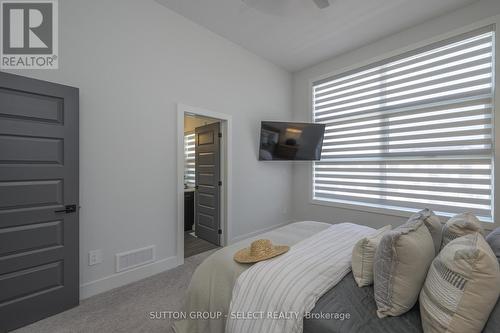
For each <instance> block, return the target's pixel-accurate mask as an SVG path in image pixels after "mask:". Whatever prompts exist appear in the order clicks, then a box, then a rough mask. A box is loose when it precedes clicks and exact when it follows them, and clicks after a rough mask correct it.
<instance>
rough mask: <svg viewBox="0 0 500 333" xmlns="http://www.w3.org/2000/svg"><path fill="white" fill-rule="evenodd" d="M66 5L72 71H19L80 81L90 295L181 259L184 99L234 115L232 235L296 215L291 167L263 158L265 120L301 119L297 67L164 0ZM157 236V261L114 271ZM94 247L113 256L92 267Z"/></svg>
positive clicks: (84, 251) (64, 27)
mask: <svg viewBox="0 0 500 333" xmlns="http://www.w3.org/2000/svg"><path fill="white" fill-rule="evenodd" d="M59 12H60V43H59V45H60V46H59V49H60V64H59V67H60V69H59V70H33V71H14V73H16V74H21V75H27V76H32V77H36V78H39V79H43V80H48V81H53V82H58V83H62V84H67V85H71V86H75V87H78V88H80V198H81V206H82V209H81V211H80V244H81V245H80V268H81V273H80V275H81V283H82V284H84V289H83V290H82V296H84V297H86V296H88V295H91V294H93V293H95V292H97V291H103V290H105V289H108V288H111V287H114V286H117V284H118V283H125V282H130V281H131V280H133V279H138V278H141V277H144V276H145V275H148V274H152V273H155V272H158V271H161V270H163V269H166V268H170V267H172V265H174V264H175V263H176V262H177V261H176V260H175V256H176V229H177V227H176V143H177V141H176V116H177V115H176V103H177V102H181V103H185V104H188V105H193V106H198V107H201V108H204V109H208V110H212V111H215V112H221V113H226V114H230V115H232V119H233V126H234V127H233V130H234V131H233V133H234V137H233V147H234V148H233V149H234V150H233V156H234V161H233V163H234V164H233V198H232V201H233V204H234V206H233V212H234V213H233V214H234V220H233V221H230V223H232V227H231V231H232V233H233V234H232V235H229V236H230V238H234V237H236V236H241V235H244V234H246V233H250V232H252V231H255V230H258V229H262V228H269V227H272V226H276V225H279V224H282V223H284V222H286V221H287V220H288V219H289V216H288V215H289V212H290V207H289V204H290V202H291V197H290V192H291V191H290V185H289V184H290V180H291V166H290V165H288V164H280V163H277V164H274V163H259V162H258V161H257V145H258V133H259V126H260V121H261V120H263V119H269V120H273V119H277V120H288V119H290V118H291V107H290V101H291V95H290V92H291V76H290V74H289V73H287V72H285V71H284V70H282V69H280V68H278V67H276V66H274V65H272V64H270V63H269V62H267V61H265V60H262V59H261V58H259V57H257V56H255V55H253V54H251V53H249V52H247V51H246V50H244V49H243V48H241V47H239V46H237V45H235V44H233V43H231V42H229V41H227V40H225V39H223V38H221V37H218V36H217V35H215V34H213V33H211V32H209V31H208V30H206V29H204V28H201V27H200V26H198V25H196V24H194V23H192V22H191V21H188V20H186V19H185V18H183V17H181V16H179V15H178V14H175V13H174V12H172V11H170V10H168V9H167V8H165V7H163V6H161V5H159V4H158V3H156V2H154V1H153V0H148V1H144V0H143V1H139V0H136V1H134V0H105V1H103V0H100V1H98V0H85V1H81V0H64V1H59ZM151 244H155V245H156V246H157V257H158V259H159V262H158V263H157V264H156V265H152V266H151V267H147V268H143V269H141V270H138V271H135V272H132V273H126V274H125V275H119V276H118V275H113V274H114V273H115V258H114V255H115V253H117V252H122V251H127V250H131V249H136V248H140V247H144V246H148V245H151ZM93 249H102V250H103V253H104V262H103V263H101V264H99V265H96V266H92V267H89V266H88V265H87V255H88V251H89V250H93ZM95 281H97V282H95Z"/></svg>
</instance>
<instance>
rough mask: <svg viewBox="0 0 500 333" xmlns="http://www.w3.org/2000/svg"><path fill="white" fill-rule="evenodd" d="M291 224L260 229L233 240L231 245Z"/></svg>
mask: <svg viewBox="0 0 500 333" xmlns="http://www.w3.org/2000/svg"><path fill="white" fill-rule="evenodd" d="M290 223H291V222H285V223H281V224H278V225H273V226H270V227H266V228H262V229H259V230H256V231H252V232H249V233H247V234H244V235H240V236H236V237H234V238H233V239H231V243H230V244H234V243H236V242H239V241H242V240H245V239H247V238H250V237H254V236H257V235H260V234H263V233H265V232H268V231H270V230H274V229H277V228H281V227H283V226H285V225H287V224H290Z"/></svg>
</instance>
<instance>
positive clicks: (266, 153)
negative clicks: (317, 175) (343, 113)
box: [259, 121, 325, 161]
mask: <svg viewBox="0 0 500 333" xmlns="http://www.w3.org/2000/svg"><path fill="white" fill-rule="evenodd" d="M324 134H325V125H324V124H313V123H290V122H277V121H263V122H262V123H261V129H260V148H259V160H260V161H272V160H281V161H290V160H293V161H312V160H319V159H320V158H321V148H322V146H323V136H324Z"/></svg>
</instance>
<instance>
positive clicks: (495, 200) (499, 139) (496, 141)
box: [307, 16, 500, 231]
mask: <svg viewBox="0 0 500 333" xmlns="http://www.w3.org/2000/svg"><path fill="white" fill-rule="evenodd" d="M490 27H492V28H490ZM488 28H490V29H492V30H493V31H495V34H494V38H493V43H494V45H493V49H494V53H495V56H494V58H493V73H494V75H493V87H492V90H493V118H492V124H493V133H492V135H493V138H492V144H493V147H492V155H493V156H492V191H491V196H492V219H493V222H481V224H482V226H483V228H484V229H485V230H488V231H489V230H493V229H495V228H497V227H500V221H499V220H498V219H497V217H500V213H498V214H497V211H500V195H496V189H498V188H500V187H499V186H500V175H498V170H499V169H500V167H496V166H497V165H500V115H499V114H498V112H500V107H497V105H496V101H500V89H497V85H496V78H497V77H499V74H500V68H499V66H497V58H498V55H499V54H500V41H499V38H500V37H499V35H500V16H496V17H493V18H489V19H486V20H482V21H480V22H477V23H475V24H472V25H469V26H466V27H464V28H461V29H457V30H454V31H451V32H448V33H446V34H441V35H439V36H436V37H434V38H429V39H425V40H423V41H420V42H418V43H413V44H411V45H408V46H406V47H404V48H398V49H395V50H393V51H391V52H388V53H384V54H382V55H379V56H377V57H373V58H369V59H365V60H363V61H358V62H356V61H354V63H352V64H351V65H349V66H346V67H342V68H339V69H336V70H334V71H332V72H329V73H326V74H322V75H319V76H317V77H313V78H311V79H309V82H308V96H307V100H308V103H309V112H308V117H307V120H308V121H310V122H313V121H314V97H313V96H314V92H313V91H314V84H315V83H317V82H318V81H322V80H327V79H329V78H332V77H335V76H339V75H345V74H347V73H349V72H351V71H357V70H360V69H362V68H364V67H371V66H373V65H375V64H377V63H381V62H386V61H388V60H389V59H391V60H392V59H397V58H401V57H404V56H406V55H410V54H411V53H412V52H414V51H416V50H421V49H424V48H426V47H430V46H432V45H435V44H438V43H445V42H447V41H448V40H452V39H454V38H460V37H461V36H463V35H466V34H469V33H473V32H474V31H478V30H483V29H488ZM346 59H347V58H346ZM347 60H348V61H349V59H347ZM308 168H309V170H308V173H309V177H310V179H309V182H308V185H309V188H308V192H309V194H308V197H309V204H311V205H313V206H325V207H331V208H340V209H347V210H354V211H358V212H367V213H376V214H380V215H386V216H396V217H402V218H408V217H409V216H411V215H412V214H413V211H411V210H408V211H406V210H403V209H393V208H389V207H376V206H369V205H357V204H353V203H343V202H336V201H326V200H318V199H315V198H314V162H310V163H309V164H308ZM499 191H500V190H499ZM441 217H442V219H443V220H447V219H448V218H449V217H448V216H441Z"/></svg>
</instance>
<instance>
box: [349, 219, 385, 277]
mask: <svg viewBox="0 0 500 333" xmlns="http://www.w3.org/2000/svg"><path fill="white" fill-rule="evenodd" d="M391 228H392V226H390V225H387V226H385V227H383V228H380V229H378V230H377V232H376V233H375V234H373V235H371V236H367V237H364V238H362V239H360V240H359V241H358V242H357V243H356V245H354V248H353V250H352V274H353V275H354V279H355V280H356V283H357V284H358V286H359V287H365V286H369V285H371V284H373V261H374V260H375V252H377V247H378V243H379V242H380V240H381V239H382V237H383V236H384V235H385V233H387V232H388V231H389V230H391Z"/></svg>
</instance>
